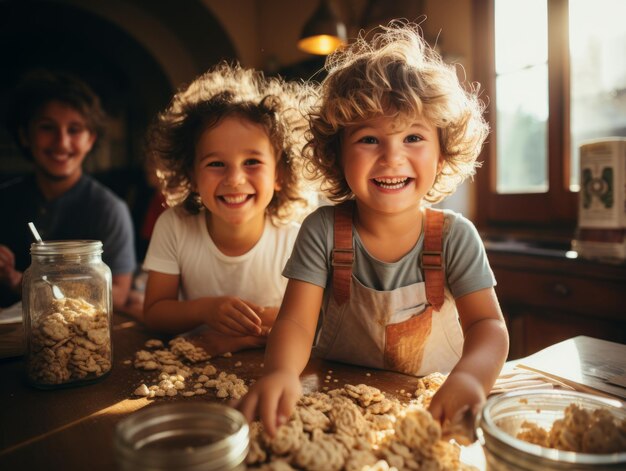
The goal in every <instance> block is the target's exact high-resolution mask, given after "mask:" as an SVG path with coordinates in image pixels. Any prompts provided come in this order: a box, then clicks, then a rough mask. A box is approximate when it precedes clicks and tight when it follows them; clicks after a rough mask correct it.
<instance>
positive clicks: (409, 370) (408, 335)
mask: <svg viewBox="0 0 626 471" xmlns="http://www.w3.org/2000/svg"><path fill="white" fill-rule="evenodd" d="M432 315H433V308H432V307H428V308H427V309H426V310H425V311H424V312H422V313H421V314H419V315H417V316H413V317H411V318H410V319H408V320H406V321H404V322H399V323H396V324H389V325H387V326H386V328H385V368H387V369H390V370H393V371H398V372H400V373H406V374H412V375H414V374H416V373H417V372H418V371H419V369H420V366H421V365H422V360H423V358H424V348H425V346H426V340H427V339H428V337H429V336H430V333H431V330H432Z"/></svg>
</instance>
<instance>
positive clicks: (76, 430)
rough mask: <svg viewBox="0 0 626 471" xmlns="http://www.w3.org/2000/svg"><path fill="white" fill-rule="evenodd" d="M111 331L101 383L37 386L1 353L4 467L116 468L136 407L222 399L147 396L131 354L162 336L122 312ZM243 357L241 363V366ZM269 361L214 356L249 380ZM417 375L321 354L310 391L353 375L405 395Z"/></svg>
mask: <svg viewBox="0 0 626 471" xmlns="http://www.w3.org/2000/svg"><path fill="white" fill-rule="evenodd" d="M112 331H113V368H112V370H111V373H110V374H109V375H108V376H107V377H106V378H104V379H102V380H101V381H99V382H97V383H95V384H91V385H86V386H80V387H73V388H65V389H56V390H50V391H42V390H38V389H35V388H32V387H31V386H29V385H28V384H27V383H26V379H25V375H24V363H23V361H22V359H21V358H19V357H18V358H9V359H4V360H0V401H1V403H0V469H1V470H21V469H24V470H26V469H28V470H34V469H47V470H50V469H52V470H56V469H59V470H61V469H62V470H80V469H90V470H94V471H96V470H112V469H115V468H116V464H115V456H114V452H113V435H114V430H115V426H116V424H117V423H118V422H119V421H120V420H121V419H123V418H125V417H127V416H128V415H129V414H131V413H132V412H134V411H136V410H138V409H141V408H142V407H149V406H150V405H151V404H155V403H161V402H163V401H207V400H209V401H223V400H221V399H217V398H216V397H215V395H214V393H215V390H213V389H209V393H208V394H207V395H204V396H196V397H191V398H186V397H182V396H176V397H173V398H169V397H168V398H159V399H157V400H148V399H146V398H137V397H135V396H133V395H132V393H133V391H134V390H135V388H136V387H137V386H139V385H140V384H141V383H142V382H144V381H145V380H146V379H150V380H153V379H154V377H155V376H156V375H155V374H147V373H146V372H144V371H139V370H136V369H135V368H134V367H133V366H132V365H130V364H125V361H126V360H130V359H132V358H133V357H134V353H135V352H136V351H137V350H140V349H142V348H143V344H144V343H145V341H146V340H148V339H149V338H155V336H154V335H153V334H151V333H150V332H148V331H146V330H145V329H144V328H143V327H142V326H141V325H138V324H137V323H136V322H134V321H130V320H128V318H125V317H121V316H117V315H115V316H114V318H113V327H112ZM157 338H158V337H157ZM0 341H1V339H0ZM238 361H241V362H242V366H240V367H235V363H236V362H238ZM262 361H263V351H262V350H249V351H245V352H239V353H235V354H233V356H232V357H231V358H223V357H219V358H215V359H213V360H211V362H212V363H213V364H214V365H215V366H216V367H217V369H218V371H222V370H226V371H228V372H233V373H236V374H237V376H239V377H240V378H243V379H245V380H249V379H253V378H254V379H256V378H258V377H259V376H260V375H261V367H260V364H261V363H262ZM329 371H332V373H330V372H329ZM367 373H369V374H370V376H366V374H367ZM326 376H331V377H332V378H331V380H329V381H330V382H329V383H326V382H325V381H326ZM335 379H336V380H337V382H334V380H335ZM415 382H416V378H414V377H412V376H405V375H401V374H398V373H392V372H386V371H379V370H370V369H365V368H359V367H354V366H349V365H344V364H339V363H331V362H325V361H322V360H317V359H314V360H312V361H311V362H310V363H309V365H308V366H307V368H306V370H305V371H304V373H303V375H302V383H303V388H304V391H305V393H306V392H311V391H315V390H321V389H322V388H323V387H325V386H327V387H329V388H330V389H333V387H341V386H343V385H344V384H346V383H351V384H359V383H367V384H369V385H371V386H375V387H377V388H379V389H381V390H382V391H384V392H385V393H387V394H388V395H390V396H395V397H399V396H398V393H397V392H398V391H400V390H402V389H403V390H406V391H407V392H413V391H414V390H415V386H414V384H415ZM151 384H154V381H153V382H152V383H151Z"/></svg>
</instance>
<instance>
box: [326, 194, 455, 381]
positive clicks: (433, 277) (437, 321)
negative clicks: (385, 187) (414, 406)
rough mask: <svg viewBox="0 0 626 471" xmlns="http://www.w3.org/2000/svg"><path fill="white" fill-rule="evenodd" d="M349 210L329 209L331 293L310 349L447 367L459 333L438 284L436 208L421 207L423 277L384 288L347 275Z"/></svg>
mask: <svg viewBox="0 0 626 471" xmlns="http://www.w3.org/2000/svg"><path fill="white" fill-rule="evenodd" d="M352 213H353V202H352V201H349V202H346V203H342V204H341V205H338V206H336V207H335V233H334V243H335V247H334V249H333V255H332V266H333V283H332V287H331V290H332V291H331V295H330V299H329V302H328V306H327V309H326V311H325V312H324V316H323V319H322V325H321V329H320V331H319V335H318V338H317V343H316V346H315V349H314V354H315V355H316V356H320V357H322V358H326V359H329V360H335V361H341V362H346V363H352V364H357V365H362V366H367V367H372V368H379V369H386V370H392V371H398V372H401V373H406V374H411V375H416V376H424V375H426V374H429V373H433V372H435V371H439V372H442V373H448V372H450V370H451V369H452V368H453V367H454V365H455V364H456V362H457V361H458V360H459V358H460V357H461V353H462V349H463V332H462V330H461V325H460V324H459V320H458V313H457V311H456V305H455V302H454V299H453V297H452V295H451V294H450V292H449V291H448V290H447V289H446V288H445V277H444V267H443V254H442V246H443V223H444V215H443V212H441V211H437V210H433V209H427V210H426V213H425V219H426V220H425V229H424V248H423V252H422V254H421V256H420V262H421V263H420V265H421V268H422V269H423V270H424V277H425V280H426V281H425V282H420V283H415V284H412V285H409V286H403V287H401V288H396V289H393V290H391V291H378V290H375V289H372V288H368V287H366V286H364V285H363V284H361V283H360V282H359V281H358V280H357V279H356V278H355V277H354V275H352V264H353V262H354V248H353V239H352ZM416 269H417V267H416Z"/></svg>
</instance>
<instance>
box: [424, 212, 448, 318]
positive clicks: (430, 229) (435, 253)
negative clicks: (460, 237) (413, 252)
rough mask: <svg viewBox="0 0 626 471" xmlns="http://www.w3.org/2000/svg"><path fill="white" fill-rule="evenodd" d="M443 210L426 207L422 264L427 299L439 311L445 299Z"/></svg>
mask: <svg viewBox="0 0 626 471" xmlns="http://www.w3.org/2000/svg"><path fill="white" fill-rule="evenodd" d="M443 222H444V217H443V211H440V210H436V209H431V208H426V222H425V228H424V249H423V250H422V253H421V254H420V266H421V268H422V270H423V271H424V278H425V281H426V299H427V300H428V302H429V303H430V305H431V306H433V308H434V309H435V311H438V310H439V309H441V306H442V305H443V301H444V282H445V280H444V268H443Z"/></svg>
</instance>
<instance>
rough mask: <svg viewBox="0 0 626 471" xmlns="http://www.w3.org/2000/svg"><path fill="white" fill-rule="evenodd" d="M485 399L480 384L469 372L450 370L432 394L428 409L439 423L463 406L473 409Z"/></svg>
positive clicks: (448, 418)
mask: <svg viewBox="0 0 626 471" xmlns="http://www.w3.org/2000/svg"><path fill="white" fill-rule="evenodd" d="M484 401H485V391H484V390H483V386H482V384H481V383H480V382H479V381H478V379H476V378H475V377H474V376H472V375H471V374H469V373H465V372H462V371H459V372H457V373H455V372H452V373H450V375H449V376H448V378H447V379H446V381H445V382H444V383H443V384H442V385H441V387H440V388H439V390H438V391H437V392H436V393H435V395H434V396H433V399H432V401H431V402H430V407H429V408H428V410H429V411H430V413H431V415H432V416H433V418H434V419H435V420H438V421H439V422H440V423H441V424H444V423H445V422H446V421H449V420H452V419H453V418H454V417H455V414H456V413H457V412H458V411H459V410H461V409H464V408H467V407H469V408H470V409H474V408H476V407H477V406H479V405H480V404H482V403H483V402H484Z"/></svg>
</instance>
